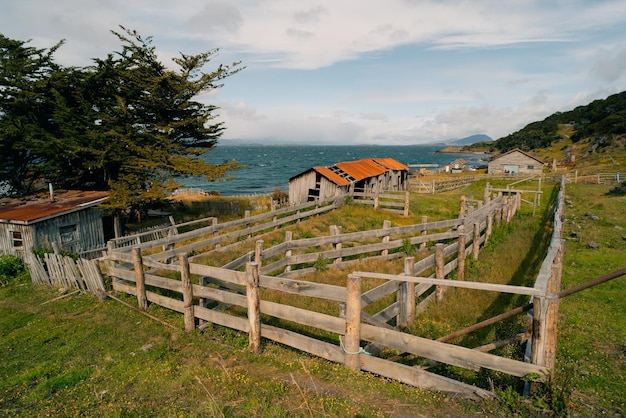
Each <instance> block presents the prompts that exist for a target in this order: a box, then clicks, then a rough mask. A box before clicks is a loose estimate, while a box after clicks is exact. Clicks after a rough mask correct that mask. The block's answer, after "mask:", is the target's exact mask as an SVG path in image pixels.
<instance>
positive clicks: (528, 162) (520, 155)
mask: <svg viewBox="0 0 626 418" xmlns="http://www.w3.org/2000/svg"><path fill="white" fill-rule="evenodd" d="M543 165H544V164H543V162H542V161H541V160H539V159H537V158H536V157H533V156H532V155H530V154H529V153H527V152H524V151H522V150H520V149H517V148H516V149H514V150H511V151H508V152H505V153H504V154H500V155H498V156H497V157H494V158H493V159H492V160H491V161H489V168H488V170H489V171H488V172H489V174H510V175H514V174H541V172H542V171H543Z"/></svg>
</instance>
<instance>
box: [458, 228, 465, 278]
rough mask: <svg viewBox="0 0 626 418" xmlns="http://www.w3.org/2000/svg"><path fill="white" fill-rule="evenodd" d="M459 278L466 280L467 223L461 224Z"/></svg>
mask: <svg viewBox="0 0 626 418" xmlns="http://www.w3.org/2000/svg"><path fill="white" fill-rule="evenodd" d="M457 258H458V263H457V265H458V269H459V280H465V225H459V251H458V255H457Z"/></svg>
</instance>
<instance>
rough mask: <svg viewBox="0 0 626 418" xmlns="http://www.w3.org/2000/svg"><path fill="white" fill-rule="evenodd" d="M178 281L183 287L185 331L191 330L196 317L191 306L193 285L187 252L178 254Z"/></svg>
mask: <svg viewBox="0 0 626 418" xmlns="http://www.w3.org/2000/svg"><path fill="white" fill-rule="evenodd" d="M180 281H181V284H182V288H183V315H184V320H185V331H187V332H191V331H193V330H194V329H196V319H195V315H194V308H193V287H192V285H191V274H190V273H189V259H188V258H187V254H181V255H180Z"/></svg>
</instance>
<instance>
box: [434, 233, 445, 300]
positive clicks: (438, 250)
mask: <svg viewBox="0 0 626 418" xmlns="http://www.w3.org/2000/svg"><path fill="white" fill-rule="evenodd" d="M443 246H444V244H442V243H437V244H435V278H436V279H440V280H443V279H445V275H444V268H445V259H444V256H443ZM443 291H444V289H443V286H442V285H439V284H438V285H436V286H435V301H436V302H441V301H443Z"/></svg>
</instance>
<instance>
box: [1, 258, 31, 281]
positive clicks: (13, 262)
mask: <svg viewBox="0 0 626 418" xmlns="http://www.w3.org/2000/svg"><path fill="white" fill-rule="evenodd" d="M25 271H26V267H25V266H24V262H23V261H22V259H21V258H19V257H17V256H15V255H8V254H7V255H2V256H0V280H2V281H3V282H5V281H9V280H11V279H15V278H17V277H18V276H19V275H21V274H22V273H24V272H25Z"/></svg>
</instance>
